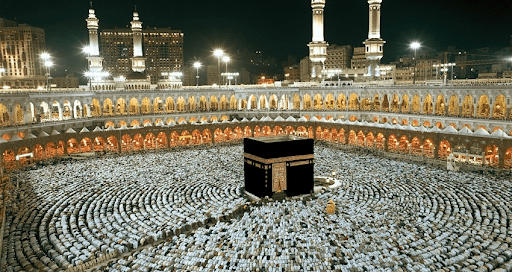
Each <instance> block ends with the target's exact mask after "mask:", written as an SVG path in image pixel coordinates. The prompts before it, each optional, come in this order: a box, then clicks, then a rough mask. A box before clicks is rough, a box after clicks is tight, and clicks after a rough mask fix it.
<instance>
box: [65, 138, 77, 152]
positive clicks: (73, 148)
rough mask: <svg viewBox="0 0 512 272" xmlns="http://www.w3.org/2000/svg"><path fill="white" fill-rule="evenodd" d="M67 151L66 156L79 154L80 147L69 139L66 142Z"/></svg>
mask: <svg viewBox="0 0 512 272" xmlns="http://www.w3.org/2000/svg"><path fill="white" fill-rule="evenodd" d="M66 147H67V150H68V154H73V153H79V152H80V145H79V144H78V141H77V140H76V139H75V138H71V139H69V140H68V141H67V146H66Z"/></svg>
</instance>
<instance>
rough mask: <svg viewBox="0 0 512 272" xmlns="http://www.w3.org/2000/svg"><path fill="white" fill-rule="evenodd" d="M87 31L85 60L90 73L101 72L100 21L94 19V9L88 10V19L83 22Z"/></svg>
mask: <svg viewBox="0 0 512 272" xmlns="http://www.w3.org/2000/svg"><path fill="white" fill-rule="evenodd" d="M85 21H86V22H87V29H89V46H88V48H87V51H88V52H87V53H88V54H89V55H88V56H87V60H88V62H89V65H88V66H89V71H90V72H101V70H103V57H101V56H100V47H99V42H98V26H99V22H100V20H98V18H96V14H95V11H94V9H92V2H91V8H90V9H89V17H88V18H87V19H86V20H85Z"/></svg>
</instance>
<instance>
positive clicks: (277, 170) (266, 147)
mask: <svg viewBox="0 0 512 272" xmlns="http://www.w3.org/2000/svg"><path fill="white" fill-rule="evenodd" d="M314 157H315V155H314V141H313V139H307V138H301V137H297V136H291V135H287V136H271V137H259V138H245V139H244V172H245V190H246V191H247V192H249V193H251V194H253V195H255V196H258V197H265V196H268V197H275V196H283V195H284V196H296V195H302V194H309V193H311V192H312V191H313V189H314V178H313V175H314V163H315V159H314Z"/></svg>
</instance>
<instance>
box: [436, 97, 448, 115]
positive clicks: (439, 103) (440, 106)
mask: <svg viewBox="0 0 512 272" xmlns="http://www.w3.org/2000/svg"><path fill="white" fill-rule="evenodd" d="M435 108H436V112H435V114H436V115H445V114H446V103H445V101H444V95H442V94H440V95H438V96H437V100H436V107H435Z"/></svg>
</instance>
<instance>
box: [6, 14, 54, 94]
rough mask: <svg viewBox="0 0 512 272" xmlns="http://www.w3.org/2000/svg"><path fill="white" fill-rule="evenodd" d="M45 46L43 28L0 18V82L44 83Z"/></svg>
mask: <svg viewBox="0 0 512 272" xmlns="http://www.w3.org/2000/svg"><path fill="white" fill-rule="evenodd" d="M44 49H45V41H44V30H43V29H41V28H38V27H33V26H29V25H27V24H18V23H17V22H15V21H10V20H7V19H3V18H0V86H9V87H10V88H35V87H39V86H44V85H45V84H46V78H45V76H44V75H45V67H44V66H43V63H42V60H41V57H40V54H41V53H42V52H43V51H44Z"/></svg>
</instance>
